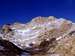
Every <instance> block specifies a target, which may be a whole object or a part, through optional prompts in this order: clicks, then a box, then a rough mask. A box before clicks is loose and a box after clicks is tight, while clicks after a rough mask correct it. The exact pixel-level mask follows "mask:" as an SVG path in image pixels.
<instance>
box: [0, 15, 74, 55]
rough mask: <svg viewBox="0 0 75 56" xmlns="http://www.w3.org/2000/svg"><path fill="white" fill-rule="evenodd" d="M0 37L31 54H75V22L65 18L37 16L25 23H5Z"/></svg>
mask: <svg viewBox="0 0 75 56" xmlns="http://www.w3.org/2000/svg"><path fill="white" fill-rule="evenodd" d="M0 37H1V39H2V40H6V41H9V42H11V43H13V44H14V45H15V46H17V48H19V49H21V50H23V51H27V52H28V53H30V54H31V55H33V56H75V47H74V46H75V44H74V43H75V23H73V22H72V21H70V20H66V19H65V18H56V17H54V16H49V17H41V16H38V17H35V18H33V19H32V20H31V21H30V22H28V23H26V24H22V23H14V24H5V25H3V27H2V29H1V32H0Z"/></svg>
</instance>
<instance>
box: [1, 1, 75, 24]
mask: <svg viewBox="0 0 75 56" xmlns="http://www.w3.org/2000/svg"><path fill="white" fill-rule="evenodd" d="M36 16H56V17H64V18H67V19H68V20H72V21H74V22H75V1H74V0H0V25H3V24H7V23H14V22H23V23H26V22H28V21H30V20H31V19H32V18H34V17H36Z"/></svg>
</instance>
